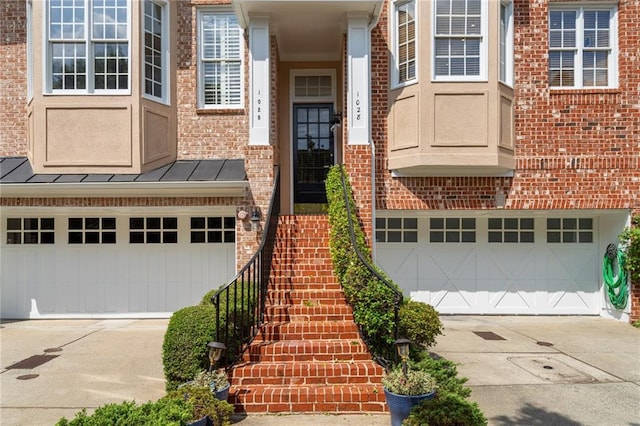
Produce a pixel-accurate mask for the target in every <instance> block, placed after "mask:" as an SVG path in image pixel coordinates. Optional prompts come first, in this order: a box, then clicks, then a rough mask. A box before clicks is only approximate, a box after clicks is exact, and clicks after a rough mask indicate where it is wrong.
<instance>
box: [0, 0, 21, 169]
mask: <svg viewBox="0 0 640 426" xmlns="http://www.w3.org/2000/svg"><path fill="white" fill-rule="evenodd" d="M25 5H26V2H25V1H23V0H3V1H1V2H0V58H2V59H1V60H0V76H2V78H1V79H0V156H12V155H21V156H23V155H26V154H27V115H26V111H27V109H26V104H27V51H26V41H27V32H26V28H27V24H26V21H27V19H26V6H25Z"/></svg>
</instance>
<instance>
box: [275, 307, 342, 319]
mask: <svg viewBox="0 0 640 426" xmlns="http://www.w3.org/2000/svg"><path fill="white" fill-rule="evenodd" d="M265 308H266V309H265V321H267V322H269V321H353V310H352V309H351V307H350V306H348V305H309V306H307V305H304V304H301V305H291V306H289V305H267V306H266V307H265Z"/></svg>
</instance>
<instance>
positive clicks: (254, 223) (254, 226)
mask: <svg viewBox="0 0 640 426" xmlns="http://www.w3.org/2000/svg"><path fill="white" fill-rule="evenodd" d="M251 230H252V231H253V232H258V231H259V230H260V211H258V209H255V210H254V211H253V213H252V214H251Z"/></svg>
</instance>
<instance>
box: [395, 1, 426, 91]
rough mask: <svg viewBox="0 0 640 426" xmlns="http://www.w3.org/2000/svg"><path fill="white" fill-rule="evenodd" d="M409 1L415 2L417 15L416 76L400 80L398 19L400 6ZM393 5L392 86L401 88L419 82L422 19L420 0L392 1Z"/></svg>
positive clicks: (415, 23) (415, 21)
mask: <svg viewBox="0 0 640 426" xmlns="http://www.w3.org/2000/svg"><path fill="white" fill-rule="evenodd" d="M409 3H413V9H414V10H413V11H414V15H415V19H414V26H415V39H414V43H415V56H414V62H415V65H414V69H415V76H414V77H413V78H412V79H409V80H406V81H400V53H399V52H398V50H399V41H400V40H399V39H400V37H399V34H398V25H399V19H398V8H399V7H401V6H404V5H406V4H409ZM392 7H393V9H392V10H393V11H392V13H391V26H390V28H391V42H392V46H393V66H392V67H391V68H392V72H391V78H392V80H391V82H392V83H391V87H392V88H394V89H395V88H399V87H404V86H409V85H411V84H415V83H417V82H418V74H419V63H420V62H419V50H420V49H419V45H420V24H419V22H420V19H418V16H419V15H418V7H419V2H418V1H417V0H397V1H394V2H393V3H392Z"/></svg>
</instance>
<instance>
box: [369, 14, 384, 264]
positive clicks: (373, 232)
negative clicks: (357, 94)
mask: <svg viewBox="0 0 640 426" xmlns="http://www.w3.org/2000/svg"><path fill="white" fill-rule="evenodd" d="M382 7H383V5H382V3H381V5H380V9H378V13H376V14H374V16H373V19H372V20H371V23H370V24H369V72H368V75H367V79H368V81H367V84H368V85H369V144H370V145H371V259H372V260H373V263H374V264H375V265H377V264H378V261H377V260H376V259H377V256H376V252H377V250H376V248H377V244H376V145H375V143H374V141H373V136H372V124H373V120H372V119H371V116H372V115H373V114H372V113H371V112H372V111H373V108H372V106H371V105H372V102H371V98H372V96H371V93H372V90H371V32H372V31H373V29H374V28H375V27H376V26H377V25H378V21H379V20H380V14H381V13H382Z"/></svg>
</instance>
